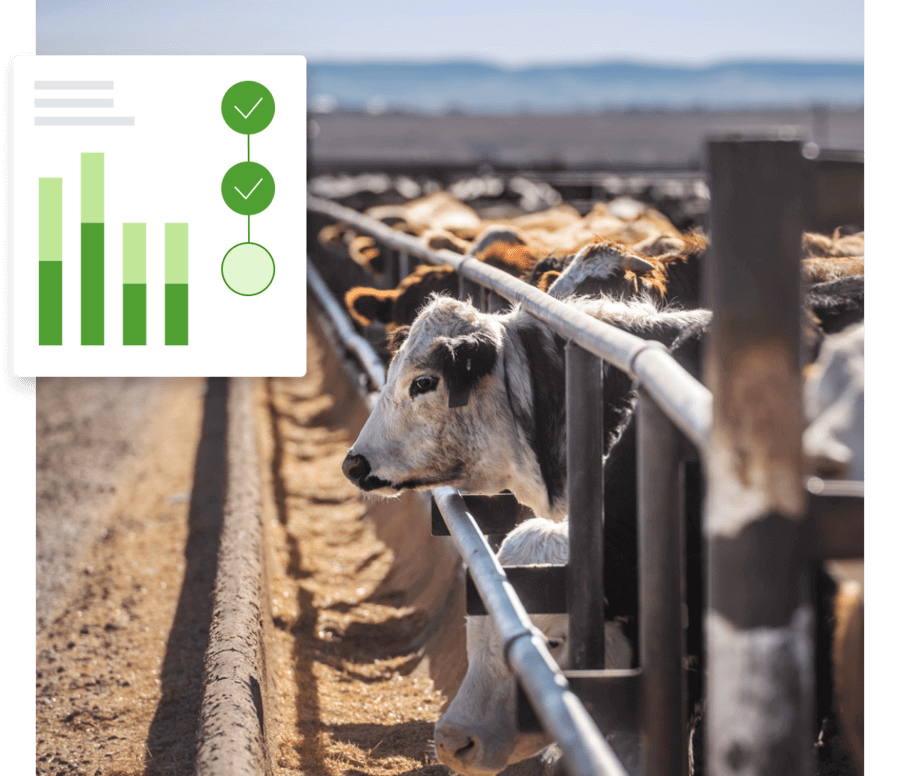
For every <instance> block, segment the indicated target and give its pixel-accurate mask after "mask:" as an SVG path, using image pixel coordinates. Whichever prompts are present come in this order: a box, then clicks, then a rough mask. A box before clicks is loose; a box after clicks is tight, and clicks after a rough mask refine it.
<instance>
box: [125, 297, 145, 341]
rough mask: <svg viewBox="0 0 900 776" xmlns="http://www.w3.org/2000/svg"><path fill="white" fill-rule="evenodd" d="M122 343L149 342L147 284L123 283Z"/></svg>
mask: <svg viewBox="0 0 900 776" xmlns="http://www.w3.org/2000/svg"><path fill="white" fill-rule="evenodd" d="M122 344H123V345H146V344H147V284H146V283H123V284H122Z"/></svg>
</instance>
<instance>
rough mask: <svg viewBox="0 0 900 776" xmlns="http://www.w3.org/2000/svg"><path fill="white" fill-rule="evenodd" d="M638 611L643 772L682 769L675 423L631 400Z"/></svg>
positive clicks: (646, 399)
mask: <svg viewBox="0 0 900 776" xmlns="http://www.w3.org/2000/svg"><path fill="white" fill-rule="evenodd" d="M637 412H638V418H637V420H638V429H637V433H638V444H637V454H638V583H639V584H638V590H639V602H638V611H639V614H640V624H639V625H640V627H639V630H640V636H639V638H640V652H641V668H642V680H641V689H642V703H641V707H642V712H641V738H642V741H643V774H644V776H676V774H683V776H687V748H686V746H687V727H686V725H685V721H684V714H685V679H684V668H683V658H684V623H683V621H682V611H683V605H684V604H683V602H684V521H683V517H682V515H683V511H684V509H683V504H684V498H683V488H682V486H681V477H680V467H679V462H678V444H677V437H676V434H675V427H674V426H673V425H672V422H671V421H670V420H669V419H668V418H667V417H666V415H665V413H664V412H663V411H662V410H661V409H660V408H659V405H658V404H657V403H656V402H655V401H653V399H652V398H651V397H650V395H649V394H648V393H647V392H646V391H644V390H640V392H639V400H638V409H637Z"/></svg>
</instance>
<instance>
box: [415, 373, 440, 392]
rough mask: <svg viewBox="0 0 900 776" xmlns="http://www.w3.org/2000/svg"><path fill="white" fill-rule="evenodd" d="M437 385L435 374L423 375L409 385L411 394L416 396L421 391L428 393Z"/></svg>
mask: <svg viewBox="0 0 900 776" xmlns="http://www.w3.org/2000/svg"><path fill="white" fill-rule="evenodd" d="M437 385H438V378H437V377H434V376H433V375H422V376H421V377H417V378H416V379H415V380H413V381H412V384H411V385H410V386H409V395H410V396H413V397H415V396H418V395H419V394H421V393H428V392H429V391H433V390H434V389H435V388H437Z"/></svg>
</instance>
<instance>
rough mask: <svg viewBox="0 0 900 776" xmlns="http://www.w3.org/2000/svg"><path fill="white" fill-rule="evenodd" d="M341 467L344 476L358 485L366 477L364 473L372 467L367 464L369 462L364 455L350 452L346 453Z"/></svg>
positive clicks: (367, 472)
mask: <svg viewBox="0 0 900 776" xmlns="http://www.w3.org/2000/svg"><path fill="white" fill-rule="evenodd" d="M341 468H342V469H343V471H344V476H345V477H346V478H347V479H348V480H350V481H351V482H352V483H354V484H356V485H359V484H360V483H361V482H362V481H363V480H364V479H365V478H366V475H368V474H369V472H371V471H372V467H371V466H369V462H368V461H367V460H366V459H365V457H364V456H362V455H351V454H350V453H347V457H346V458H345V459H344V463H343V466H342V467H341Z"/></svg>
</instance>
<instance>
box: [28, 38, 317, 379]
mask: <svg viewBox="0 0 900 776" xmlns="http://www.w3.org/2000/svg"><path fill="white" fill-rule="evenodd" d="M305 73H306V71H305V60H304V59H303V57H297V56H261V57H255V56H253V57H246V56H244V57H231V56H222V57H218V56H216V57H206V56H199V57H182V56H153V57H143V56H134V57H132V56H102V57H92V56H83V57H82V56H78V57H74V56H73V57H68V56H53V57H49V56H48V57H41V56H37V57H35V56H30V57H21V56H20V57H16V58H15V60H14V67H13V86H14V89H13V132H14V143H15V146H16V156H15V160H14V167H13V191H14V198H15V201H16V207H15V209H14V230H13V238H14V241H13V260H14V273H13V276H14V292H13V316H14V326H13V345H14V347H13V368H14V370H15V372H16V373H17V374H20V375H39V376H40V375H46V376H51V375H61V376H67V375H71V376H102V375H115V376H129V375H134V376H144V375H160V376H170V375H171V376H178V375H185V376H187V375H190V376H194V375H263V374H266V375H286V376H287V375H302V374H303V373H304V372H305V369H306V342H305V316H306V293H305V290H306V289H305V286H306V265H305V250H304V246H305V243H306V234H305V223H304V219H297V217H296V214H297V213H300V212H303V210H304V208H305V200H306V159H305V155H302V154H300V155H298V154H297V151H296V149H297V148H305V143H303V142H302V140H303V139H304V138H305V132H306V105H305V103H306V96H305V83H306V75H305ZM246 82H253V83H257V84H262V83H264V84H265V92H264V93H262V95H263V97H264V99H263V101H262V102H260V101H259V95H257V96H256V98H255V101H254V102H255V104H254V103H250V104H245V101H244V99H243V98H244V97H245V96H246V95H244V94H243V93H240V94H238V95H237V97H238V98H239V99H236V98H233V95H234V94H235V90H234V87H235V85H240V84H244V83H246ZM273 95H274V98H273ZM275 98H277V101H278V110H277V113H276V112H275V110H274V107H273V106H274V102H273V100H274V99H275ZM233 101H234V102H236V103H237V104H236V105H235V106H234V107H235V110H234V111H233V112H234V113H235V114H236V115H238V116H239V118H240V119H241V121H243V122H251V123H252V122H256V123H259V124H260V126H262V122H263V121H265V127H266V132H265V144H264V145H261V144H257V146H256V147H258V150H254V152H253V160H254V163H256V160H257V159H258V160H259V161H258V164H259V165H260V166H265V167H266V168H267V169H272V170H275V171H276V175H277V176H278V179H279V184H278V196H277V197H274V199H273V198H272V197H271V192H269V193H268V194H267V191H266V189H265V185H263V184H265V181H264V182H263V184H260V185H257V186H256V188H253V186H254V185H255V184H257V183H258V179H254V180H253V181H249V179H248V181H247V182H245V181H243V180H239V181H237V183H236V186H237V192H238V194H239V195H240V197H241V200H242V202H243V201H248V202H250V203H251V204H253V205H254V207H255V208H260V205H259V204H258V203H260V202H261V201H262V197H263V195H264V194H266V195H267V196H268V197H269V199H268V205H267V206H265V207H261V209H259V210H256V211H255V213H256V214H255V215H254V216H253V235H254V243H253V244H255V241H256V239H257V235H259V238H261V239H262V240H264V243H265V246H266V247H265V253H266V255H265V256H263V257H262V258H263V259H265V261H264V262H260V261H259V257H257V256H256V255H254V256H252V257H250V258H251V259H253V261H246V260H244V257H243V255H241V256H238V255H237V252H236V251H234V252H233V251H232V248H233V247H234V246H235V245H246V244H250V243H247V242H246V241H247V239H248V237H247V234H248V232H247V230H248V216H246V215H244V216H241V215H240V214H239V215H238V216H237V217H235V212H234V209H233V208H231V207H230V206H229V204H228V203H227V202H225V201H223V198H222V191H221V188H222V181H223V176H225V174H226V173H227V172H228V171H229V170H230V168H232V167H233V166H234V161H235V157H237V158H238V159H240V158H241V157H244V158H246V157H247V155H248V153H249V149H250V135H251V131H249V130H247V129H246V127H247V126H249V123H245V124H242V125H241V126H240V127H239V129H240V132H238V131H237V130H235V129H234V128H233V127H231V126H229V125H227V124H226V122H223V121H222V118H223V112H222V111H223V105H225V106H226V107H228V108H229V109H230V107H231V102H233ZM267 103H269V104H267ZM252 129H253V127H251V130H252ZM254 131H255V130H254ZM298 138H299V140H298ZM238 194H236V195H235V196H237V195H238ZM226 255H229V256H230V258H229V264H228V265H227V266H226V267H225V270H227V272H226V271H224V270H223V256H226ZM273 257H274V259H277V261H278V275H277V278H275V277H274V276H273V273H272V268H273V266H274V264H273ZM242 262H243V263H242ZM244 264H247V267H244ZM248 273H249V274H248ZM260 273H262V275H265V277H260V278H258V277H257V275H260ZM223 276H224V277H225V279H226V282H225V283H223V282H222V281H223ZM229 281H230V282H231V285H229V284H228V282H229ZM263 289H264V290H265V294H264V295H262V294H260V293H259V291H260V290H263ZM297 332H300V334H299V335H298V334H297Z"/></svg>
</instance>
